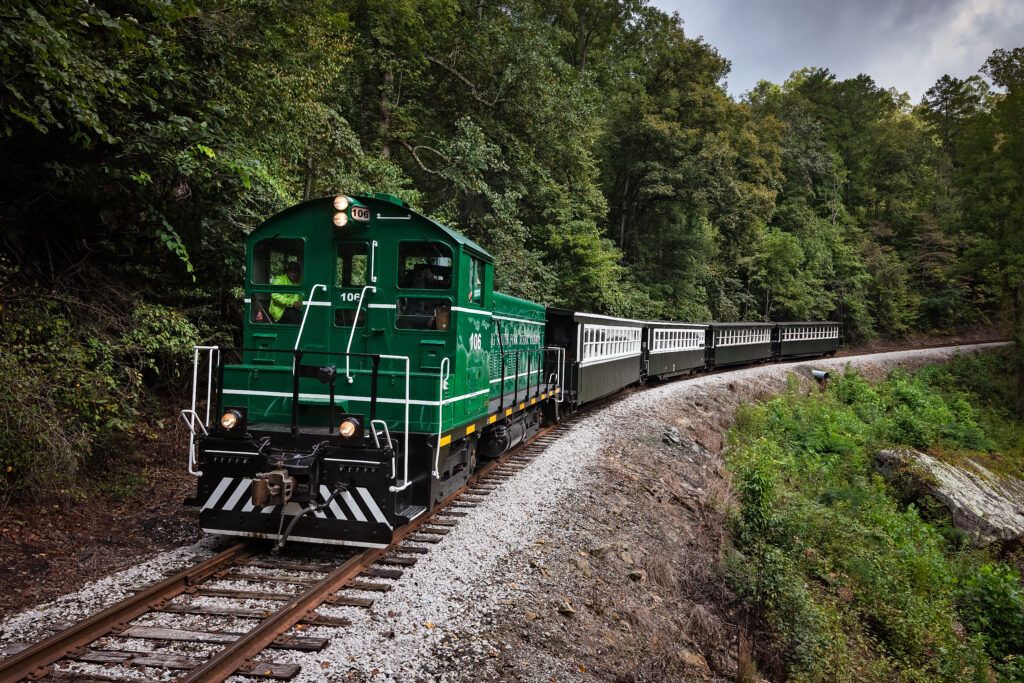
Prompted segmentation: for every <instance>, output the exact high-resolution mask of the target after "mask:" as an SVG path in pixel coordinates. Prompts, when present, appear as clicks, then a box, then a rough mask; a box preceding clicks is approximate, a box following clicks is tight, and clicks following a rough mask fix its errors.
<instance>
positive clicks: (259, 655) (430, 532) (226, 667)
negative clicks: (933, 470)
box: [0, 340, 1003, 683]
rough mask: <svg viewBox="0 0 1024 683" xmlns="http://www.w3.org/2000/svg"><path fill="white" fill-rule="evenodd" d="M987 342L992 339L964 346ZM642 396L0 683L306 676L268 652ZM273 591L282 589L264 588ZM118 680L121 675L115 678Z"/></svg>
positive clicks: (396, 571) (78, 630)
mask: <svg viewBox="0 0 1024 683" xmlns="http://www.w3.org/2000/svg"><path fill="white" fill-rule="evenodd" d="M992 341H1003V340H992ZM981 343H991V342H988V341H985V342H973V343H970V344H963V345H964V346H972V345H975V344H981ZM946 345H947V344H936V345H935V346H936V347H939V346H946ZM926 348H931V347H926ZM878 353H885V351H879V352H878ZM851 355H860V354H851ZM808 360H812V359H808ZM728 370H731V368H729V369H721V370H717V371H714V374H718V373H721V372H728ZM702 374H703V373H702ZM685 379H686V378H685V377H681V378H677V380H685ZM637 390H641V389H640V388H633V389H627V390H625V391H623V392H620V393H619V394H617V395H615V396H613V397H608V398H605V399H601V400H600V401H597V402H595V403H594V404H591V405H589V406H586V407H585V408H583V409H582V410H579V411H577V412H575V413H573V414H572V415H570V416H568V417H566V418H563V420H562V421H561V422H559V423H558V424H557V425H555V426H553V427H548V428H546V429H544V430H542V431H540V432H539V433H538V434H537V435H536V436H534V437H533V439H531V440H530V441H528V442H527V443H525V444H523V445H522V446H519V447H518V448H516V449H515V450H513V451H512V452H510V453H508V454H506V455H504V456H502V457H501V458H499V459H497V460H494V461H492V462H489V463H487V464H485V465H483V466H482V467H481V468H480V469H479V470H478V471H477V472H476V473H475V474H474V475H473V476H472V477H471V478H470V480H469V482H468V483H467V484H466V485H465V486H464V487H462V488H461V489H459V490H458V491H456V492H455V493H453V494H452V495H451V496H449V497H448V498H447V499H446V500H445V501H443V502H442V503H441V504H440V505H439V506H437V507H436V508H435V509H434V510H433V511H431V512H429V513H426V514H424V515H423V516H422V517H420V518H419V519H416V520H414V521H413V522H412V523H411V524H408V525H406V526H405V527H403V528H401V529H399V530H398V531H397V532H396V533H395V539H394V541H393V542H392V544H391V545H390V546H388V547H387V548H384V549H373V550H366V551H362V552H353V553H350V554H349V555H347V556H345V557H343V558H334V561H333V562H309V561H306V562H297V561H295V560H293V559H281V558H278V557H275V556H268V555H266V554H260V552H259V550H258V548H257V547H256V546H255V545H254V544H248V543H239V544H236V545H233V546H231V547H229V548H227V549H225V550H222V551H221V552H219V553H217V554H216V555H214V556H213V557H211V558H209V559H206V560H204V561H202V562H199V563H198V564H196V565H194V566H192V567H189V568H188V569H185V570H183V571H181V572H179V573H177V574H175V575H174V576H171V577H169V578H166V579H164V580H162V581H159V582H157V583H155V584H152V585H150V586H146V587H144V588H142V589H141V590H139V591H138V592H136V593H135V594H133V595H132V596H131V597H129V598H126V599H125V600H122V601H121V602H118V603H116V604H114V605H112V606H111V607H108V608H107V609H105V610H103V611H101V612H98V613H97V614H94V615H93V616H91V617H89V618H87V619H85V620H83V621H81V622H78V623H77V624H75V625H73V626H71V627H70V628H68V629H65V630H63V631H61V632H59V633H56V634H54V635H53V636H51V637H49V638H47V639H46V640H44V641H42V642H39V643H37V644H35V645H32V646H29V647H27V648H26V649H24V650H22V651H20V652H18V653H16V654H14V655H12V656H10V657H8V658H7V659H4V660H0V683H8V681H19V680H25V679H27V680H53V681H57V680H59V681H67V680H76V681H87V682H94V681H95V682H97V683H98V682H100V681H104V682H106V683H119V682H124V683H129V682H131V683H137V682H138V681H140V680H149V678H152V677H153V676H149V677H148V678H139V677H132V676H130V675H128V674H130V673H132V669H133V668H134V669H135V670H138V669H139V668H142V669H143V670H145V671H153V670H163V671H165V672H181V675H180V676H178V678H177V679H176V680H178V681H204V682H205V681H223V680H225V679H227V678H228V677H230V676H232V675H235V674H240V675H245V676H249V677H254V678H262V679H267V680H289V679H291V678H293V677H295V676H296V675H297V674H298V673H299V666H298V665H296V664H292V663H288V662H278V661H276V660H275V659H274V656H273V654H266V652H267V651H268V650H270V651H275V650H277V651H279V650H300V651H317V650H320V649H322V648H324V647H326V645H327V643H328V639H326V638H314V637H308V636H304V635H302V630H303V629H304V628H305V627H307V626H329V627H337V628H344V627H345V626H347V625H348V621H347V620H346V619H344V618H339V617H331V616H327V615H323V614H320V613H318V612H317V611H316V610H317V608H318V607H320V606H323V605H338V606H350V607H356V608H364V609H368V608H370V607H371V606H372V605H373V600H372V599H371V598H367V597H363V596H364V595H365V594H366V593H367V592H370V593H373V592H383V591H387V590H390V588H391V587H392V584H390V583H386V582H383V581H382V580H397V579H400V578H401V576H402V572H403V570H404V569H405V568H408V567H411V566H413V565H415V563H416V560H417V556H418V555H421V554H423V553H426V552H429V547H430V545H431V544H434V543H437V542H440V541H441V540H442V539H443V538H444V536H445V535H446V534H448V533H449V532H450V531H451V530H452V527H454V526H455V525H456V524H457V523H458V520H459V518H461V517H464V516H465V515H467V514H468V512H466V510H467V509H470V508H473V507H475V506H476V505H477V504H479V502H481V501H482V500H483V499H484V498H485V497H486V496H487V495H489V494H490V493H491V492H493V491H495V490H497V488H498V487H500V485H501V483H502V482H504V481H505V480H507V479H510V478H512V477H513V476H515V474H516V473H517V472H518V471H520V470H521V469H524V468H525V467H526V466H528V464H529V461H530V460H532V459H533V458H534V457H536V456H537V455H539V453H540V452H542V451H543V450H544V449H545V448H546V447H547V446H548V445H550V444H551V443H552V442H553V441H555V440H556V439H557V438H558V437H559V436H560V435H561V434H562V433H563V432H564V431H566V430H568V429H569V428H570V427H571V426H572V425H573V424H575V423H576V422H577V421H578V420H580V419H582V418H583V417H584V416H585V415H587V414H588V413H590V412H591V411H593V410H595V409H599V408H601V407H603V406H604V405H607V404H608V403H612V402H615V401H617V400H620V399H622V398H624V397H625V396H627V395H629V394H631V393H633V392H634V391H637ZM339 559H340V561H339ZM220 579H223V580H228V581H234V582H247V583H254V584H256V585H262V586H263V589H260V590H243V589H237V588H215V587H210V586H208V585H207V584H209V583H212V582H214V581H215V580H220ZM270 586H274V587H276V588H275V589H273V590H265V589H267V588H268V587H270ZM281 586H295V587H297V590H296V591H294V592H289V591H286V590H283V589H282V588H280V587H281ZM353 593H357V594H356V595H353ZM192 596H198V597H214V598H222V599H226V600H227V601H228V602H231V601H238V602H239V604H240V605H241V604H243V603H242V602H241V601H246V600H257V601H263V602H271V603H278V602H279V603H282V604H281V605H280V607H278V608H277V609H264V608H252V607H243V606H210V605H205V604H192V603H191V602H190V601H189V600H190V598H191V597H192ZM157 613H169V614H178V615H190V616H192V617H196V618H200V619H201V618H204V617H208V618H211V619H215V618H216V619H230V620H234V622H235V623H236V624H237V623H240V622H250V623H251V622H253V621H255V622H256V624H255V625H254V626H253V627H252V628H249V629H244V630H238V631H225V630H223V629H221V628H216V629H208V630H195V629H188V630H186V629H169V628H161V627H152V626H140V625H133V622H135V621H137V620H139V619H140V618H141V617H144V616H146V615H150V614H157ZM111 637H114V638H118V637H119V638H133V639H140V640H144V641H152V642H155V643H158V644H163V645H167V644H170V643H192V644H197V645H202V646H218V645H219V646H222V647H221V648H220V649H219V650H215V651H214V652H213V653H212V654H210V655H209V656H207V657H205V658H203V657H201V656H195V655H182V654H177V653H159V652H155V651H150V650H147V651H144V652H138V651H129V650H127V649H122V650H117V649H109V648H107V647H106V646H105V645H104V644H103V643H102V641H104V640H107V639H109V638H111ZM62 662H82V663H87V664H99V665H106V666H108V667H109V668H107V669H105V670H104V673H102V674H100V673H77V672H74V671H69V670H67V669H62V668H59V665H60V664H61V663H62ZM118 669H120V671H118ZM117 673H121V674H123V675H121V676H117V675H116V674H117ZM161 678H164V679H166V678H167V677H166V676H161Z"/></svg>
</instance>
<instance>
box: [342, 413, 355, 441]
mask: <svg viewBox="0 0 1024 683" xmlns="http://www.w3.org/2000/svg"><path fill="white" fill-rule="evenodd" d="M357 429H359V425H358V423H356V421H355V420H353V419H352V418H349V419H347V420H345V421H344V422H342V423H341V425H340V426H339V427H338V434H340V435H341V438H343V439H351V438H352V436H353V435H354V434H355V433H356V430H357Z"/></svg>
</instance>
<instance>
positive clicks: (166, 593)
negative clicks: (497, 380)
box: [0, 413, 580, 683]
mask: <svg viewBox="0 0 1024 683" xmlns="http://www.w3.org/2000/svg"><path fill="white" fill-rule="evenodd" d="M578 415H580V413H576V416H578ZM573 417H575V416H573ZM572 422H574V420H573V419H568V420H563V421H562V422H560V423H559V424H557V425H555V426H553V427H548V428H546V429H543V430H541V431H540V432H539V433H538V434H536V435H535V436H534V437H533V438H532V439H531V440H530V441H528V442H527V443H525V444H523V445H521V446H519V447H518V448H516V449H515V450H513V451H511V452H509V453H507V454H506V455H504V456H502V457H501V458H498V459H496V460H493V461H490V462H488V463H485V464H484V465H483V466H481V468H480V469H479V470H477V472H475V473H474V474H473V476H471V477H470V479H469V481H468V482H467V484H466V485H465V486H463V487H462V488H460V489H459V490H457V491H456V492H454V493H453V494H452V495H451V496H449V497H448V498H447V499H445V500H444V501H443V502H442V503H441V504H440V505H438V506H437V507H435V508H434V509H433V510H432V511H430V512H428V513H425V514H424V515H422V516H421V517H420V518H418V519H416V520H414V521H413V522H412V523H410V524H408V525H406V526H404V527H402V528H401V529H398V530H397V531H396V532H395V536H394V540H393V541H392V543H391V545H390V546H388V547H387V548H383V549H370V550H365V551H360V552H355V553H352V554H350V555H348V556H346V557H344V558H341V559H342V561H341V562H340V563H334V564H315V563H314V564H304V563H297V562H294V561H291V560H282V559H279V558H276V557H273V556H267V555H266V554H260V553H259V548H258V546H257V545H256V544H249V543H238V544H235V545H232V546H231V547H229V548H227V549H225V550H222V551H220V552H219V553H217V554H216V555H214V556H213V557H211V558H208V559H206V560H203V561H202V562H199V563H197V564H195V565H193V566H192V567H189V568H187V569H185V570H182V571H180V572H178V573H177V574H175V575H173V576H171V577H169V578H167V579H164V580H162V581H159V582H157V583H155V584H152V585H149V586H146V587H145V588H143V589H142V590H140V591H138V592H136V593H135V594H134V595H132V596H130V597H128V598H126V599H124V600H122V601H120V602H118V603H116V604H114V605H112V606H110V607H108V608H107V609H105V610H103V611H101V612H98V613H96V614H94V615H93V616H91V617H89V618H87V619H85V620H83V621H81V622H78V623H77V624H74V625H73V626H71V627H69V628H67V629H65V630H63V631H61V632H59V633H56V634H54V635H53V636H51V637H49V638H47V639H46V640H43V641H41V642H39V643H36V644H35V645H32V646H30V647H28V648H26V649H24V650H22V651H20V652H18V653H16V654H14V655H12V656H10V657H8V658H7V659H4V660H0V683H8V682H13V681H20V680H82V681H108V682H112V681H138V680H140V679H138V678H133V677H127V676H125V677H122V678H118V677H115V676H112V675H107V674H106V673H104V674H102V675H100V674H84V673H83V674H76V673H74V672H71V671H67V670H65V669H61V668H59V667H58V666H56V665H57V664H58V663H59V662H61V661H62V660H64V661H75V662H86V663H90V664H102V665H114V666H117V665H125V666H134V667H147V668H151V669H164V670H167V671H183V672H184V673H183V674H182V675H181V676H179V677H178V678H177V679H176V680H179V681H203V682H206V681H223V680H225V679H227V678H228V677H230V676H232V675H234V674H244V675H246V676H252V677H257V678H267V679H275V680H288V679H290V678H292V677H294V676H295V675H297V674H298V673H299V667H298V666H297V665H294V664H288V663H278V662H275V661H273V659H272V658H271V657H268V656H264V655H260V653H262V652H263V651H264V650H266V649H285V650H287V649H298V650H307V651H309V650H319V649H322V648H323V647H324V646H325V645H326V642H327V641H326V639H318V638H306V637H303V636H301V635H296V634H295V633H294V632H295V631H296V628H298V629H301V628H303V626H304V625H317V626H336V627H344V626H345V625H347V620H345V619H340V618H335V617H328V616H324V615H321V614H318V613H317V612H316V609H317V608H318V607H320V606H321V605H324V604H330V605H348V606H352V607H370V606H371V605H372V600H369V599H367V598H361V597H355V596H352V595H347V594H345V592H344V591H345V590H346V589H348V590H354V591H384V590H388V589H390V584H387V583H380V582H373V581H372V580H367V579H373V578H378V579H380V578H384V579H397V578H400V577H401V574H402V569H401V567H407V566H411V565H413V564H415V557H408V555H409V554H416V553H424V552H427V551H428V548H429V544H431V543H437V542H438V541H440V540H441V539H442V538H443V537H444V535H445V534H447V533H448V532H449V531H450V527H452V526H454V525H455V524H456V523H457V520H458V518H459V517H461V516H464V515H466V514H467V513H466V512H465V510H464V508H472V507H474V506H475V505H476V502H475V501H479V500H480V499H481V497H483V496H486V495H487V494H488V493H490V492H491V491H493V490H495V488H497V486H499V485H500V484H501V482H502V481H504V480H505V479H508V478H510V477H512V476H514V474H515V472H517V471H518V470H519V469H522V468H523V467H525V466H526V465H527V464H528V462H529V460H531V459H532V458H533V457H535V456H536V455H537V454H539V452H540V451H542V450H543V449H544V448H545V447H546V446H547V445H548V444H550V443H551V442H552V441H553V440H554V439H556V438H557V435H558V433H559V432H561V431H564V430H565V429H567V428H568V427H569V426H570V425H571V423H572ZM247 568H259V569H262V570H269V571H272V572H283V574H249V573H246V569H247ZM289 571H292V572H295V571H298V572H302V573H303V574H306V575H308V574H309V573H311V572H312V573H319V574H321V576H320V577H319V578H317V579H313V580H311V579H308V578H301V579H300V578H296V577H294V576H289V575H288V574H287V572H289ZM215 579H229V580H239V581H254V582H260V583H262V584H263V585H264V586H266V585H276V586H280V585H281V584H285V585H287V584H292V585H300V586H302V588H301V589H300V590H298V591H297V592H295V593H289V592H287V591H285V590H283V589H281V588H280V587H279V588H278V589H277V592H261V591H237V590H224V589H216V588H208V587H206V586H205V584H206V583H207V582H209V581H211V580H215ZM186 594H190V595H199V596H210V597H222V598H235V599H239V600H244V599H259V600H274V601H279V602H282V603H283V604H282V605H281V606H280V607H279V608H278V609H276V610H273V611H267V610H259V609H246V608H242V607H239V608H212V607H203V606H191V605H189V604H187V603H182V602H177V601H176V598H178V597H180V596H183V595H186ZM158 612H170V613H176V614H190V615H199V616H203V615H205V616H209V617H228V618H233V619H236V620H239V621H244V620H248V621H250V622H251V621H252V620H258V621H257V623H256V624H255V626H253V627H252V628H250V629H248V630H246V631H245V632H242V633H224V632H217V631H216V630H215V629H211V630H210V631H181V630H175V629H161V628H152V627H145V626H132V625H131V622H133V621H135V620H137V619H138V618H139V617H142V616H144V615H147V614H151V613H158ZM290 633H291V634H290ZM300 633H301V631H300ZM106 636H120V637H126V638H141V639H144V640H153V641H157V642H163V643H169V642H181V641H184V642H193V643H204V644H210V643H214V644H223V645H224V647H222V648H221V649H220V650H218V651H216V652H214V653H213V654H212V655H210V656H209V657H208V658H206V659H205V660H204V659H199V658H192V657H187V656H179V655H173V654H170V655H161V654H157V653H152V652H129V651H111V650H107V649H104V648H103V646H102V644H100V643H98V642H97V641H100V639H103V638H104V637H106ZM258 656H259V658H258V659H257V657H258ZM124 673H128V671H125V672H124Z"/></svg>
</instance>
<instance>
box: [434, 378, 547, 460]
mask: <svg viewBox="0 0 1024 683" xmlns="http://www.w3.org/2000/svg"><path fill="white" fill-rule="evenodd" d="M558 391H561V389H559V388H555V389H552V390H551V391H550V392H547V393H544V394H541V395H540V400H541V401H543V400H545V399H547V398H554V397H555V393H556V392H558ZM536 403H537V398H531V399H530V402H529V405H531V406H532V405H536ZM526 406H527V404H526V403H520V404H519V407H518V408H517V407H516V406H512V407H511V408H506V409H505V417H509V416H510V415H512V413H513V412H515V411H516V410H525V409H526ZM499 415H500V413H495V414H493V415H488V416H487V424H494V423H495V422H497V421H498V417H499ZM465 429H466V434H465V435H466V436H469V435H470V434H472V433H473V432H475V431H476V423H473V424H471V425H468V426H466V428H465ZM451 442H452V435H451V434H445V435H444V436H442V437H441V441H440V445H441V446H442V447H444V446H447V445H449V444H450V443H451Z"/></svg>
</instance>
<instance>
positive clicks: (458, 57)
mask: <svg viewBox="0 0 1024 683" xmlns="http://www.w3.org/2000/svg"><path fill="white" fill-rule="evenodd" d="M0 17H2V19H3V29H2V30H0V124H2V125H0V141H2V142H0V144H2V145H3V153H2V155H0V171H2V177H3V179H4V182H3V184H2V186H0V221H2V225H3V230H2V232H0V242H2V245H3V255H2V256H0V306H2V311H0V315H2V320H3V324H2V328H0V341H2V343H3V346H4V351H3V354H2V355H0V383H2V384H3V386H5V387H6V388H7V389H8V392H9V394H10V396H9V400H8V401H6V402H4V404H3V407H0V418H2V419H3V421H4V425H3V430H2V432H0V466H2V467H3V468H4V470H5V472H6V479H4V480H0V481H3V482H4V483H3V484H2V485H0V494H2V493H3V492H6V493H7V494H10V493H11V492H14V491H15V490H17V489H19V488H21V489H26V488H29V487H30V486H32V485H43V488H45V489H51V490H52V489H55V488H57V489H60V488H61V487H65V486H69V485H70V484H72V483H73V482H74V481H75V477H76V473H77V472H79V471H80V470H81V466H82V464H83V463H86V464H88V463H90V462H94V461H96V462H98V461H104V459H103V458H102V456H104V455H105V454H109V453H111V452H113V451H114V450H115V448H116V445H117V444H119V443H123V439H124V437H125V436H126V435H127V434H129V433H131V434H134V435H135V436H144V435H152V433H153V432H156V431H160V429H161V428H164V427H166V426H167V425H168V424H169V423H170V422H171V421H172V419H173V418H172V416H173V412H172V411H169V410H168V409H167V406H160V405H157V404H155V403H154V401H155V399H154V397H160V396H163V397H167V396H173V395H174V393H175V392H176V391H181V386H182V382H183V378H182V374H183V372H184V373H187V370H185V368H186V367H187V361H188V360H190V358H191V354H190V348H191V344H193V343H194V342H197V341H199V340H200V339H202V340H213V341H217V340H221V341H230V338H231V334H232V329H234V325H235V324H237V322H238V321H239V320H240V310H241V306H240V296H241V291H240V289H239V284H240V283H241V282H242V277H241V275H242V268H243V263H242V257H243V249H242V244H243V241H244V237H245V235H246V233H247V232H248V231H250V230H251V229H252V228H253V227H254V226H255V225H257V224H258V223H259V222H260V221H261V220H262V219H263V218H265V217H267V216H269V215H271V214H272V213H274V212H275V211H277V210H280V209H281V208H284V207H286V206H288V205H289V204H292V203H294V202H296V201H299V200H301V199H303V198H304V197H311V196H320V195H326V194H334V193H336V192H338V191H345V192H349V193H359V192H364V191H386V192H391V193H394V194H396V195H398V196H400V197H402V198H403V199H405V200H406V201H408V202H410V203H411V204H412V205H413V206H415V207H417V208H418V209H420V210H421V211H424V212H426V213H428V214H430V215H432V216H434V217H436V218H438V219H440V220H442V221H444V222H447V223H449V224H451V225H452V226H454V227H456V228H458V229H459V230H462V231H464V232H465V233H467V234H468V235H470V236H471V237H473V238H474V239H476V240H478V241H479V242H481V243H482V244H483V245H485V246H486V247H487V248H489V249H490V250H491V251H492V252H493V253H494V254H495V256H496V259H497V262H498V264H497V273H498V276H497V277H498V283H497V284H498V286H499V287H500V288H501V289H503V290H504V291H507V292H509V293H512V294H517V295H520V296H524V297H528V298H531V299H534V300H537V301H542V302H546V303H550V304H558V305H565V306H573V307H579V308H582V309H586V310H591V311H595V312H603V313H611V314H624V315H630V316H645V317H661V318H672V319H683V320H691V321H692V320H706V319H712V318H713V319H720V320H735V319H748V320H750V319H808V318H812V319H820V318H827V319H834V320H841V321H842V322H843V325H844V335H845V338H846V340H847V341H857V340H865V339H870V338H872V337H875V336H888V337H900V336H903V335H906V334H909V333H911V332H916V331H933V330H936V331H945V330H950V329H954V328H960V327H964V326H970V325H978V324H983V325H987V324H990V323H993V322H999V321H1007V320H1010V319H1011V318H1012V317H1014V316H1015V329H1016V330H1017V342H1018V347H1019V348H1024V336H1022V335H1021V332H1020V330H1021V329H1022V328H1024V313H1022V311H1024V277H1022V274H1024V230H1022V225H1024V48H1020V47H1014V46H1005V47H1006V49H997V50H995V51H994V52H993V53H992V54H991V56H990V57H989V58H988V59H987V61H985V63H984V64H980V65H978V67H979V72H978V74H976V75H972V76H970V77H968V78H965V79H961V78H958V77H954V76H942V77H941V78H939V79H938V80H937V81H936V83H935V85H934V87H932V88H931V89H930V90H929V91H928V93H927V95H926V96H925V97H924V98H923V100H922V101H921V102H918V103H915V102H912V101H910V99H909V97H908V96H907V95H906V94H904V93H901V92H898V91H896V90H893V89H887V88H886V87H884V86H883V85H882V84H878V83H876V82H875V81H874V80H872V78H871V77H870V76H869V75H860V76H857V77H855V78H849V79H846V80H842V79H839V78H838V77H837V76H836V75H834V74H833V73H831V72H830V71H828V70H827V69H824V68H806V69H802V70H799V71H797V72H794V73H793V74H792V76H791V77H790V78H789V79H788V80H787V81H786V82H785V83H781V84H776V83H768V82H762V83H760V84H759V85H758V86H757V87H755V88H754V89H753V90H752V91H751V92H749V93H746V94H745V95H744V96H743V97H742V98H740V99H739V100H737V99H735V98H732V97H730V96H729V94H728V92H727V90H726V87H725V84H726V82H727V78H728V74H729V61H728V59H727V57H726V56H723V55H721V54H720V53H719V52H718V51H716V49H715V48H714V46H712V45H709V44H707V43H706V42H704V41H703V40H701V39H699V38H695V37H693V36H691V35H689V34H688V33H687V31H686V25H685V17H679V16H675V15H668V14H666V13H665V12H663V11H661V10H658V9H656V8H653V7H651V6H649V5H647V4H645V3H644V2H643V1H642V0H628V1H624V2H618V1H615V0H513V1H512V2H502V3H492V2H487V1H486V0H476V1H475V2H468V1H467V0H461V1H456V0H396V1H395V2H387V3H377V2H365V1H360V0H341V1H335V2H324V1H323V0H297V1H294V2H278V1H275V0H249V1H246V2H223V1H221V0H195V1H179V0H172V1H171V2H164V1H162V0H139V1H138V2H134V3H127V4H126V3H117V2H105V1H103V0H100V1H98V2H85V1H84V0H63V1H61V2H49V3H32V2H12V1H11V0H0ZM1018 358H1019V359H1024V355H1020V354H1019V355H1018ZM1017 367H1018V369H1019V370H1020V373H1021V374H1020V377H1021V385H1020V386H1021V388H1022V391H1020V392H1018V394H1019V395H1020V396H1021V397H1024V360H1018V361H1017ZM1020 400H1021V401H1024V398H1021V399H1020ZM1021 407H1022V408H1024V403H1022V406H1021ZM154 415H156V416H158V417H152V416H154ZM142 418H146V419H142ZM34 490H37V491H38V490H43V489H41V488H39V486H35V487H34ZM0 497H2V495H0Z"/></svg>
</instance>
